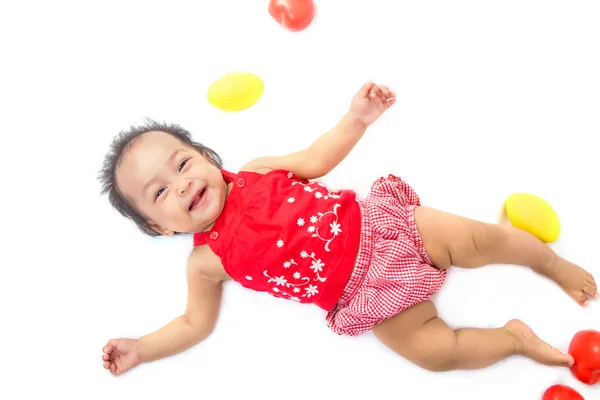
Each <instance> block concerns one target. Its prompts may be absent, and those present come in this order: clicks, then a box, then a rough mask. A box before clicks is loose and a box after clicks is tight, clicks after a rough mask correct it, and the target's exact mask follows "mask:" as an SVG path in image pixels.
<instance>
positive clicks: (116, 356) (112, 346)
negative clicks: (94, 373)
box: [102, 339, 142, 376]
mask: <svg viewBox="0 0 600 400" xmlns="http://www.w3.org/2000/svg"><path fill="white" fill-rule="evenodd" d="M102 351H103V352H104V355H103V356H102V360H104V368H106V369H108V370H110V372H111V373H112V374H113V375H115V376H118V375H121V374H122V373H124V372H127V371H129V370H130V369H132V368H134V367H137V366H138V365H140V364H141V362H142V360H141V358H140V352H139V350H138V346H137V340H135V339H111V340H109V341H108V343H107V344H106V346H104V348H103V349H102Z"/></svg>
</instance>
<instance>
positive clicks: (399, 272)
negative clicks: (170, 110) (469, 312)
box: [194, 170, 446, 336]
mask: <svg viewBox="0 0 600 400" xmlns="http://www.w3.org/2000/svg"><path fill="white" fill-rule="evenodd" d="M222 174H223V178H224V180H225V182H227V183H230V182H232V183H233V187H232V189H231V191H230V193H229V196H228V197H227V200H226V202H225V207H224V209H223V211H222V213H221V215H220V216H219V217H218V218H217V220H216V222H215V224H214V225H213V227H212V228H211V230H210V231H207V232H199V233H196V234H194V246H199V245H203V244H205V243H206V244H208V245H209V246H210V248H211V250H212V251H213V252H214V253H215V254H216V255H217V256H219V257H220V259H221V263H222V264H223V267H224V268H225V271H226V272H227V273H228V274H229V276H231V278H232V279H233V280H234V281H236V282H238V283H240V284H241V285H242V286H244V287H246V288H249V289H253V290H256V291H262V292H267V293H269V294H271V295H272V296H275V297H280V298H286V299H289V300H292V301H296V302H300V303H314V304H316V305H317V306H319V307H321V308H322V309H324V310H325V311H327V316H326V319H327V322H328V326H329V328H330V329H332V330H333V331H334V332H336V333H338V334H346V335H350V336H357V335H360V334H362V333H364V332H366V331H368V330H370V329H372V327H373V326H374V325H375V324H377V323H379V322H381V321H383V320H385V319H387V318H389V317H392V316H393V315H395V314H397V313H399V312H401V311H402V310H404V309H406V308H408V307H410V306H412V305H414V304H416V303H419V302H421V301H424V300H426V299H428V298H429V297H430V296H431V295H433V294H434V293H435V292H436V291H437V290H438V289H439V288H440V287H441V285H442V283H443V281H444V278H445V273H446V271H445V270H439V269H437V268H435V267H433V266H432V264H431V260H430V259H429V257H428V255H427V253H426V251H425V248H424V246H423V242H422V241H421V239H420V235H419V233H418V230H417V227H416V224H415V222H414V216H413V211H414V208H415V207H416V206H418V205H420V204H419V199H418V197H417V195H416V193H415V192H414V191H413V190H412V188H411V187H410V186H409V185H408V184H406V183H405V182H404V181H402V180H401V179H400V178H396V177H394V176H391V175H390V177H388V178H381V179H379V180H378V181H376V182H374V183H373V186H372V187H371V192H370V193H369V195H368V196H367V198H366V199H364V200H359V199H357V198H356V194H355V192H353V191H351V190H342V191H338V192H333V193H332V192H330V191H329V190H328V189H327V188H326V187H325V186H323V185H321V184H319V183H317V182H310V181H308V180H305V179H299V178H297V177H296V176H295V175H294V174H293V173H291V172H287V171H281V170H276V171H271V172H269V173H267V174H264V175H263V174H258V173H254V172H246V171H241V172H239V173H238V174H233V173H231V172H228V171H225V170H223V171H222Z"/></svg>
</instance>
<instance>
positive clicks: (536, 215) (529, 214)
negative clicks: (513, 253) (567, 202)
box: [505, 193, 560, 243]
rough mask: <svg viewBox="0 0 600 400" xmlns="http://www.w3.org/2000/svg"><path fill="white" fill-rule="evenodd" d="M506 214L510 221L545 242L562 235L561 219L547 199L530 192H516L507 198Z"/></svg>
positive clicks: (552, 240) (554, 239)
mask: <svg viewBox="0 0 600 400" xmlns="http://www.w3.org/2000/svg"><path fill="white" fill-rule="evenodd" d="M505 208H506V215H507V217H508V220H509V221H510V223H511V224H512V225H513V226H514V227H516V228H519V229H522V230H524V231H527V232H529V233H531V234H532V235H534V236H536V237H537V238H538V239H540V240H541V241H543V242H544V243H550V242H554V241H556V240H557V239H558V237H559V236H560V221H559V219H558V215H557V214H556V212H555V211H554V209H553V208H552V207H551V206H550V204H548V203H547V202H546V201H545V200H543V199H541V198H540V197H538V196H535V195H533V194H529V193H515V194H513V195H511V196H509V197H508V199H506V203H505Z"/></svg>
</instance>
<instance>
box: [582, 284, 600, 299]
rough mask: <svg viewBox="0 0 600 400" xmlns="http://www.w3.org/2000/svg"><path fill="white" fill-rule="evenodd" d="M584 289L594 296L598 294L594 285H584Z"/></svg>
mask: <svg viewBox="0 0 600 400" xmlns="http://www.w3.org/2000/svg"><path fill="white" fill-rule="evenodd" d="M583 291H584V293H587V294H588V295H590V296H592V297H596V296H597V295H598V293H597V291H596V288H595V287H594V286H592V285H587V286H584V287H583Z"/></svg>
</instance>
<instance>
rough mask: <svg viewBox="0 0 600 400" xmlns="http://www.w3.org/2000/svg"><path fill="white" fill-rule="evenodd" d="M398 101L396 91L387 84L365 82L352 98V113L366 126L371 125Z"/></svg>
mask: <svg viewBox="0 0 600 400" xmlns="http://www.w3.org/2000/svg"><path fill="white" fill-rule="evenodd" d="M395 102H396V93H394V92H392V91H391V90H389V89H388V87H387V86H378V85H376V84H374V83H372V82H368V83H365V84H364V85H363V87H362V88H361V89H360V91H359V92H358V93H357V94H356V95H355V96H354V98H353V99H352V104H351V105H350V114H351V115H352V117H353V118H355V120H356V121H357V122H359V123H360V124H362V125H364V126H365V127H367V126H369V125H371V124H372V123H373V122H375V121H376V120H377V118H379V116H380V115H381V114H383V113H384V112H385V111H387V110H388V109H389V108H390V107H391V106H392V105H393V104H394V103H395Z"/></svg>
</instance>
